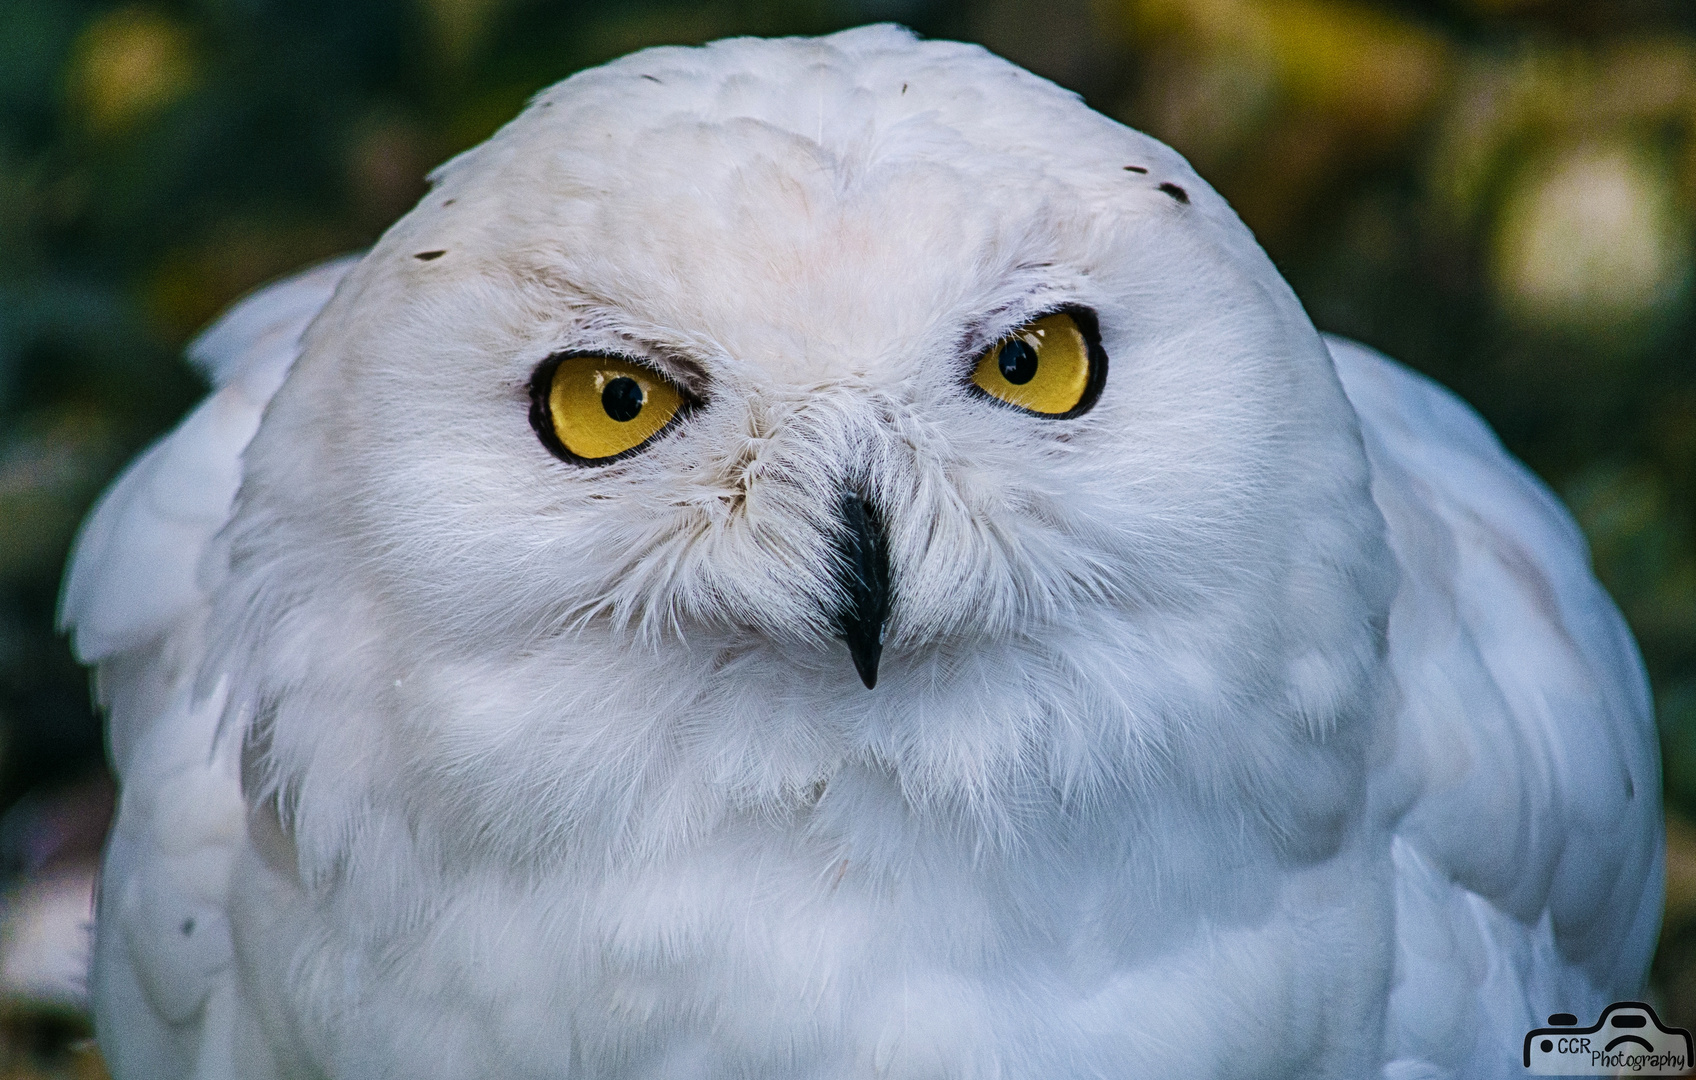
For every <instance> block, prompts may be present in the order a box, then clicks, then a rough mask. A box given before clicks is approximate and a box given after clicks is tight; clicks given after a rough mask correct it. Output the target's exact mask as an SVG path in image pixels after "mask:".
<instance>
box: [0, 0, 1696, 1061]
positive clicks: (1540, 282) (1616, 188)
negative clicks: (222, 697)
mask: <svg viewBox="0 0 1696 1080" xmlns="http://www.w3.org/2000/svg"><path fill="white" fill-rule="evenodd" d="M880 19H892V20H895V21H899V22H904V23H907V24H908V25H910V26H912V27H914V28H915V29H917V30H919V31H920V32H922V33H924V34H927V35H931V36H938V37H953V38H962V39H967V40H974V41H978V42H981V43H983V44H985V45H987V46H988V47H990V48H991V49H993V50H995V51H997V52H1000V53H1001V54H1003V55H1005V56H1007V57H1008V58H1010V59H1012V60H1014V61H1016V62H1018V63H1021V64H1024V65H1025V66H1027V67H1029V68H1031V69H1033V70H1035V71H1036V72H1038V73H1040V74H1043V75H1046V76H1048V77H1050V78H1052V79H1054V80H1056V81H1058V82H1060V83H1062V84H1064V85H1066V86H1069V87H1071V88H1073V89H1075V90H1078V91H1079V92H1081V93H1082V94H1083V95H1084V96H1085V97H1086V99H1087V100H1088V101H1089V102H1090V104H1092V105H1093V106H1095V107H1096V108H1098V109H1100V110H1102V111H1104V112H1106V113H1109V114H1110V115H1112V116H1115V117H1117V118H1119V119H1121V120H1123V121H1125V122H1126V123H1129V124H1132V125H1133V126H1136V127H1139V128H1142V129H1143V130H1146V131H1148V132H1150V133H1152V134H1154V135H1156V136H1158V137H1160V138H1162V139H1164V140H1165V141H1167V142H1169V143H1171V144H1172V145H1173V146H1175V147H1176V148H1177V149H1178V150H1180V151H1181V152H1183V153H1184V154H1186V155H1187V156H1188V157H1189V158H1190V160H1191V161H1192V162H1193V163H1194V164H1195V166H1196V167H1197V169H1198V170H1199V171H1200V172H1201V173H1202V175H1203V176H1205V177H1206V178H1207V179H1208V180H1210V181H1211V182H1212V183H1213V184H1214V185H1215V186H1216V187H1218V188H1219V189H1220V190H1221V191H1222V192H1223V193H1224V194H1225V196H1226V197H1227V198H1228V199H1230V200H1231V201H1232V203H1233V204H1234V205H1235V206H1236V207H1237V209H1238V210H1239V212H1240V213H1241V214H1242V216H1243V217H1244V218H1245V219H1246V220H1247V222H1248V223H1249V225H1250V226H1252V227H1253V228H1254V230H1255V232H1256V233H1257V234H1258V235H1259V237H1260V239H1261V241H1262V243H1264V244H1265V246H1266V247H1267V249H1268V250H1269V251H1270V252H1271V253H1272V256H1273V257H1274V259H1276V260H1277V262H1278V264H1279V266H1280V267H1281V268H1282V269H1283V271H1284V273H1285V274H1286V275H1287V276H1288V277H1289V279H1290V280H1291V282H1292V283H1293V284H1294V285H1295V287H1296V290H1297V292H1298V293H1300V295H1301V297H1302V299H1303V300H1304V301H1305V302H1306V304H1307V306H1308V309H1309V311H1310V312H1311V313H1312V315H1313V318H1314V320H1315V322H1317V323H1318V324H1319V326H1320V327H1321V328H1323V329H1326V330H1333V331H1337V332H1340V333H1344V334H1348V335H1352V336H1354V337H1357V338H1360V339H1361V340H1363V341H1366V342H1368V343H1370V344H1372V345H1375V346H1378V347H1379V348H1382V349H1384V350H1385V351H1387V352H1389V353H1391V354H1392V355H1394V356H1396V357H1398V358H1400V359H1402V360H1404V361H1406V362H1408V363H1410V364H1412V365H1414V366H1415V367H1418V368H1420V369H1421V370H1423V371H1425V372H1428V373H1430V374H1432V375H1434V376H1436V377H1437V378H1438V379H1440V380H1441V381H1443V382H1444V383H1446V384H1448V385H1449V386H1451V387H1453V388H1454V389H1456V390H1457V391H1459V392H1460V393H1461V394H1462V395H1464V396H1465V397H1466V398H1467V399H1468V400H1470V401H1471V402H1472V403H1473V404H1474V405H1476V406H1477V407H1478V408H1479V409H1480V410H1481V411H1482V412H1483V413H1484V414H1485V416H1486V417H1488V418H1489V420H1490V421H1491V423H1493V424H1494V425H1495V427H1496V430H1497V431H1498V432H1499V433H1500V434H1501V436H1502V438H1503V439H1504V441H1505V442H1506V443H1507V444H1508V446H1509V447H1510V448H1511V449H1513V450H1514V451H1515V452H1516V453H1518V454H1519V455H1520V456H1521V457H1523V458H1524V459H1525V460H1526V461H1527V462H1528V463H1529V464H1530V465H1531V466H1532V467H1533V468H1534V469H1535V470H1536V471H1537V472H1539V473H1540V474H1541V475H1542V476H1543V477H1544V478H1545V479H1547V480H1548V481H1549V483H1550V484H1551V485H1552V486H1553V487H1554V489H1555V490H1556V491H1557V492H1558V493H1559V494H1560V495H1561V496H1562V497H1563V498H1564V499H1565V500H1566V502H1567V504H1568V505H1569V506H1570V507H1571V508H1572V510H1573V512H1574V514H1575V515H1576V516H1577V518H1578V520H1579V522H1580V524H1581V525H1582V526H1583V528H1584V530H1585V532H1586V534H1587V535H1588V536H1589V538H1590V542H1591V544H1592V545H1593V548H1594V554H1595V561H1596V569H1597V572H1598V573H1599V574H1600V576H1601V578H1602V580H1603V581H1604V582H1605V583H1606V584H1607V586H1608V588H1609V589H1610V590H1612V592H1613V595H1614V596H1615V598H1616V599H1617V600H1618V601H1619V604H1620V606H1621V607H1622V608H1623V609H1624V610H1625V613H1626V616H1627V618H1628V619H1629V620H1630V622H1631V625H1632V627H1633V629H1634V630H1635V631H1636V633H1637V637H1638V641H1639V642H1640V643H1641V645H1642V649H1643V653H1644V657H1645V659H1646V660H1647V662H1648V666H1649V671H1650V674H1651V677H1652V679H1653V681H1654V686H1655V694H1656V701H1657V708H1658V715H1659V722H1660V729H1661V735H1662V743H1663V747H1664V749H1665V762H1666V781H1667V783H1666V790H1667V800H1668V804H1669V807H1671V808H1672V809H1673V810H1674V811H1675V813H1677V814H1680V815H1683V814H1689V815H1692V816H1693V817H1696V353H1693V351H1692V345H1693V328H1696V319H1693V303H1692V298H1693V272H1692V271H1693V240H1696V4H1693V3H1691V2H1690V0H1403V2H1397V3H1391V2H1381V3H1366V2H1364V0H1041V2H1030V0H976V2H964V3H943V2H929V0H810V2H801V3H778V2H760V0H750V2H744V3H712V2H706V3H700V2H697V3H677V4H665V3H587V2H542V0H144V2H140V3H122V4H112V3H99V2H87V0H0V811H4V815H5V816H4V817H0V875H9V876H10V877H11V878H12V879H13V881H14V883H16V882H18V881H23V880H25V879H27V878H28V876H29V875H31V874H39V873H42V872H43V870H42V868H43V867H51V866H52V865H55V860H58V861H59V862H63V861H65V860H72V861H74V860H76V859H82V860H83V861H84V862H85V863H86V861H87V859H88V858H89V857H90V856H91V854H92V849H93V847H94V845H95V844H96V843H97V839H98V835H99V822H100V820H101V818H102V815H103V814H104V813H105V812H106V811H105V807H106V803H107V801H108V800H109V798H110V792H109V788H107V787H106V786H105V781H104V780H103V779H102V778H101V775H100V768H101V767H100V734H99V726H98V723H97V721H96V719H95V718H94V715H93V713H92V711H91V709H90V706H89V696H88V690H87V677H86V675H85V673H84V672H83V671H82V670H81V669H79V668H78V667H77V665H76V664H75V663H74V661H73V660H72V659H71V657H70V654H69V652H68V650H67V648H66V646H65V643H64V641H63V640H62V639H61V638H59V637H58V636H57V635H56V634H55V632H54V630H53V607H54V599H55V595H56V592H57V589H58V582H59V574H60V568H61V567H62V565H63V562H64V558H65V554H66V550H67V547H68V545H69V543H70V541H71V537H72V535H73V533H74V530H75V528H76V525H77V523H78V521H79V520H80V519H81V517H82V515H83V513H84V511H85V510H86V509H87V507H88V505H89V503H90V502H91V501H92V500H93V498H94V497H95V496H96V495H97V494H98V493H99V491H100V490H101V488H102V487H103V486H104V485H105V484H106V483H107V481H108V480H109V479H110V478H111V477H112V476H113V475H114V473H115V471H116V470H117V469H118V468H120V467H121V465H122V464H123V463H124V461H125V460H126V459H128V458H129V457H130V456H131V455H132V454H134V453H135V452H136V451H137V450H138V449H139V448H141V447H142V446H144V445H145V444H146V443H147V442H148V441H149V440H150V439H152V438H154V437H155V436H157V435H158V434H159V433H160V432H162V431H163V430H165V429H166V428H167V427H168V426H169V425H170V424H171V423H173V422H174V420H175V419H176V418H177V417H178V416H179V415H181V413H182V412H183V411H184V410H185V409H186V408H188V407H189V405H190V404H191V403H192V402H193V401H194V400H195V399H196V397H197V396H198V395H199V394H200V393H202V392H203V390H204V387H203V386H202V385H201V384H200V383H199V381H198V379H197V377H196V376H195V375H194V374H193V373H192V372H191V371H190V370H189V369H188V367H187V366H186V365H185V364H184V363H183V362H182V361H181V360H180V355H181V351H182V347H183V345H184V343H185V342H186V341H187V340H188V338H189V337H190V336H191V335H192V334H193V333H194V332H195V330H196V329H197V328H199V327H200V326H202V325H203V324H204V323H205V322H206V321H207V320H208V319H210V318H212V317H213V316H214V315H216V314H217V313H218V311H219V310H220V309H221V308H223V307H224V306H225V305H226V304H228V303H229V302H230V301H231V300H233V299H235V298H236V297H237V296H239V295H241V294H242V293H243V292H245V291H247V290H249V289H251V288H253V287H254V286H256V285H259V284H261V283H262V282H264V281H266V280H268V279H270V278H273V277H275V276H277V275H280V274H284V273H286V272H288V271H290V270H292V269H294V268H297V267H300V266H301V265H303V264H306V263H309V262H311V261H313V260H315V259H318V258H321V257H324V256H328V255H332V254H335V253H338V252H343V251H348V250H351V249H357V248H360V247H362V246H364V245H367V244H369V243H370V242H371V241H372V240H373V239H374V238H375V237H376V236H377V235H378V233H379V232H381V231H382V229H383V228H384V227H385V226H387V225H388V223H389V222H391V221H392V220H393V219H394V218H395V217H396V216H398V215H399V214H400V213H402V212H403V211H404V210H406V209H407V207H409V206H410V205H411V204H412V203H413V201H414V200H416V199H417V198H418V197H419V195H420V194H422V193H423V191H424V179H423V177H424V174H425V172H426V171H427V170H428V169H429V168H430V167H431V166H432V165H434V164H435V163H437V162H440V161H442V160H443V159H445V158H446V157H448V156H449V155H451V154H453V153H454V152H456V151H458V150H460V149H463V148H465V147H467V146H470V145H472V144H473V143H476V142H478V141H479V140H481V139H483V138H484V137H485V136H487V135H488V134H489V133H490V132H492V131H493V130H494V129H495V128H496V127H497V126H498V125H499V124H501V123H502V122H504V121H505V120H506V119H508V118H510V117H511V116H512V115H513V114H514V113H515V112H516V111H517V110H518V108H519V107H520V106H521V105H522V103H523V102H524V100H525V99H526V98H527V97H528V96H529V95H530V94H531V93H533V92H534V91H536V90H537V89H539V88H541V87H543V86H546V85H548V84H549V83H552V82H554V81H555V80H557V79H560V78H562V77H564V76H565V75H567V74H569V73H571V72H572V71H574V70H577V69H579V68H582V67H584V66H587V65H591V64H595V63H597V62H600V61H602V60H607V59H610V58H612V57H615V56H618V55H621V54H623V53H625V52H628V51H630V50H632V49H636V48H640V47H642V46H645V45H650V44H660V43H696V42H701V41H706V40H710V39H712V38H715V37H721V36H725V35H731V34H742V33H754V34H788V33H807V34H811V33H820V32H826V31H830V30H833V29H838V28H841V27H844V26H850V25H855V24H857V23H862V22H869V21H876V20H880ZM66 807H72V808H73V810H74V808H75V807H82V810H81V811H80V814H81V817H80V818H79V817H78V813H79V812H73V810H66V809H65V808H66ZM8 808H9V809H8ZM91 808H92V809H91ZM55 814H56V815H58V816H57V817H55V816H54V815H55ZM44 816H45V818H49V819H52V820H53V821H54V822H57V824H55V825H53V826H52V827H51V828H48V827H45V826H43V825H42V824H41V821H42V820H43V819H44ZM79 821H80V822H81V824H80V825H79V824H78V822H79ZM91 821H92V822H93V824H92V825H91V824H90V822H91ZM1682 821H1683V819H1682V817H1680V818H1677V819H1675V821H1674V828H1673V838H1672V875H1671V877H1672V884H1671V888H1670V890H1669V892H1670V902H1669V903H1670V906H1669V921H1668V927H1667V931H1666V932H1665V934H1664V935H1663V948H1662V953H1661V956H1660V959H1659V960H1658V962H1657V989H1656V992H1657V993H1658V994H1659V995H1660V996H1661V1000H1662V1001H1663V1002H1664V1004H1665V1005H1666V1007H1667V1008H1668V1009H1670V1010H1671V1011H1672V1012H1673V1013H1674V1015H1675V1016H1676V1017H1677V1018H1678V1019H1680V1020H1681V1021H1683V1022H1686V1023H1689V1022H1691V1021H1693V1020H1696V929H1693V926H1696V919H1693V918H1692V916H1693V915H1696V856H1693V855H1692V854H1691V853H1692V852H1696V839H1692V837H1691V835H1690V831H1689V830H1688V829H1687V828H1686V827H1685V826H1684V825H1683V824H1682ZM67 822H69V824H67ZM16 887H17V886H16V885H15V884H14V891H15V889H16ZM5 1023H6V1024H10V1025H11V1027H4V1026H3V1025H0V1035H3V1034H4V1033H5V1031H13V1034H14V1036H15V1037H12V1038H10V1040H9V1042H7V1043H6V1045H9V1046H12V1047H13V1049H11V1050H6V1051H3V1052H0V1080H3V1078H4V1077H6V1076H12V1075H18V1076H21V1075H26V1074H27V1075H33V1074H30V1073H28V1072H27V1070H28V1069H30V1068H35V1067H37V1065H39V1064H40V1062H42V1061H44V1060H49V1059H51V1060H50V1063H51V1062H57V1063H58V1064H56V1065H53V1067H54V1068H57V1069H61V1070H63V1069H80V1068H84V1067H85V1066H86V1065H87V1063H86V1062H84V1061H83V1059H81V1058H72V1059H67V1058H64V1057H63V1056H62V1055H61V1056H60V1057H54V1056H53V1055H55V1054H59V1053H60V1050H59V1049H58V1048H59V1047H61V1044H62V1043H63V1042H64V1039H63V1038H61V1037H60V1036H62V1035H63V1034H64V1032H65V1031H71V1030H73V1029H74V1028H75V1024H74V1022H72V1023H70V1024H69V1026H68V1027H67V1026H66V1025H65V1024H60V1025H59V1026H58V1027H54V1026H52V1025H49V1026H48V1028H47V1029H43V1028H42V1027H41V1025H40V1024H39V1023H37V1024H35V1026H33V1027H31V1026H29V1025H24V1026H23V1027H19V1024H20V1023H22V1022H21V1021H16V1020H15V1018H14V1020H10V1021H5ZM44 1031H45V1034H44V1033H43V1032H44ZM18 1032H22V1033H23V1034H18ZM55 1033H57V1034H55ZM0 1041H4V1040H0ZM23 1043H28V1044H30V1046H33V1049H31V1050H28V1052H25V1051H24V1050H19V1049H17V1046H18V1045H22V1044H23ZM26 1049H27V1048H26ZM5 1054H10V1055H11V1056H10V1057H7V1056H4V1055H5ZM43 1055H45V1057H44V1056H43ZM30 1062H35V1063H36V1064H34V1065H32V1064H30ZM67 1062H68V1063H67ZM79 1062H81V1064H79ZM18 1070H25V1071H18ZM88 1075H93V1074H92V1073H90V1074H88Z"/></svg>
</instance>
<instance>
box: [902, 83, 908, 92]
mask: <svg viewBox="0 0 1696 1080" xmlns="http://www.w3.org/2000/svg"><path fill="white" fill-rule="evenodd" d="M901 92H902V93H903V94H905V93H906V92H907V84H906V83H902V84H901Z"/></svg>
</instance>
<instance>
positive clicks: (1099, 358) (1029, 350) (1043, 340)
mask: <svg viewBox="0 0 1696 1080" xmlns="http://www.w3.org/2000/svg"><path fill="white" fill-rule="evenodd" d="M1106 379H1107V354H1106V353H1104V352H1102V350H1101V345H1100V343H1099V339H1098V338H1097V336H1096V327H1095V319H1094V317H1093V316H1092V315H1091V314H1090V313H1089V312H1087V311H1084V310H1082V309H1076V310H1069V311H1057V312H1055V313H1054V314H1052V315H1044V316H1043V317H1042V318H1040V319H1033V320H1032V321H1030V322H1028V323H1026V324H1025V325H1023V326H1021V327H1019V328H1018V329H1017V330H1015V331H1013V333H1011V334H1009V335H1008V336H1007V337H1005V338H1003V339H1002V340H1001V341H999V342H997V343H996V344H995V346H994V347H993V348H991V349H990V350H989V351H988V352H986V353H984V355H983V358H982V359H980V360H979V361H978V365H977V368H976V369H975V370H973V372H972V384H973V385H974V386H976V387H977V388H978V389H979V390H982V391H983V392H984V393H986V394H988V395H989V396H990V397H992V398H996V399H997V400H1000V401H1005V402H1006V403H1007V404H1009V405H1017V406H1018V407H1019V408H1021V409H1025V410H1028V411H1030V412H1033V413H1038V414H1040V415H1042V416H1053V417H1067V416H1077V415H1079V414H1081V413H1084V412H1087V411H1088V410H1089V407H1090V406H1091V405H1094V404H1095V399H1096V396H1097V395H1099V394H1100V393H1101V386H1102V383H1104V382H1105V381H1106Z"/></svg>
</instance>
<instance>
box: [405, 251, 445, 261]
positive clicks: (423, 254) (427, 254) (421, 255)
mask: <svg viewBox="0 0 1696 1080" xmlns="http://www.w3.org/2000/svg"><path fill="white" fill-rule="evenodd" d="M446 254H447V252H446V251H420V252H418V253H417V254H415V255H414V256H412V257H413V258H414V259H417V260H418V261H419V262H429V261H430V260H431V259H439V258H441V257H442V256H443V255H446Z"/></svg>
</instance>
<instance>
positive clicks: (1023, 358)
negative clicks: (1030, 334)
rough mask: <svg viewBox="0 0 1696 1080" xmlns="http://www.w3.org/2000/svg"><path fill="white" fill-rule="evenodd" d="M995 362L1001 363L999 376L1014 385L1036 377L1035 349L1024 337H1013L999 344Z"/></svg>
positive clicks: (1019, 384)
mask: <svg viewBox="0 0 1696 1080" xmlns="http://www.w3.org/2000/svg"><path fill="white" fill-rule="evenodd" d="M996 362H997V363H999V364H1000V365H1001V377H1002V378H1003V379H1006V380H1007V381H1008V382H1010V383H1012V384H1013V385H1014V386H1023V385H1025V384H1026V383H1028V382H1030V381H1031V380H1032V379H1034V378H1036V350H1035V349H1033V348H1031V343H1030V342H1028V341H1026V340H1025V339H1024V338H1014V339H1013V340H1012V341H1009V342H1008V343H1007V344H1005V345H1003V346H1001V355H1000V356H998V357H996Z"/></svg>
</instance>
